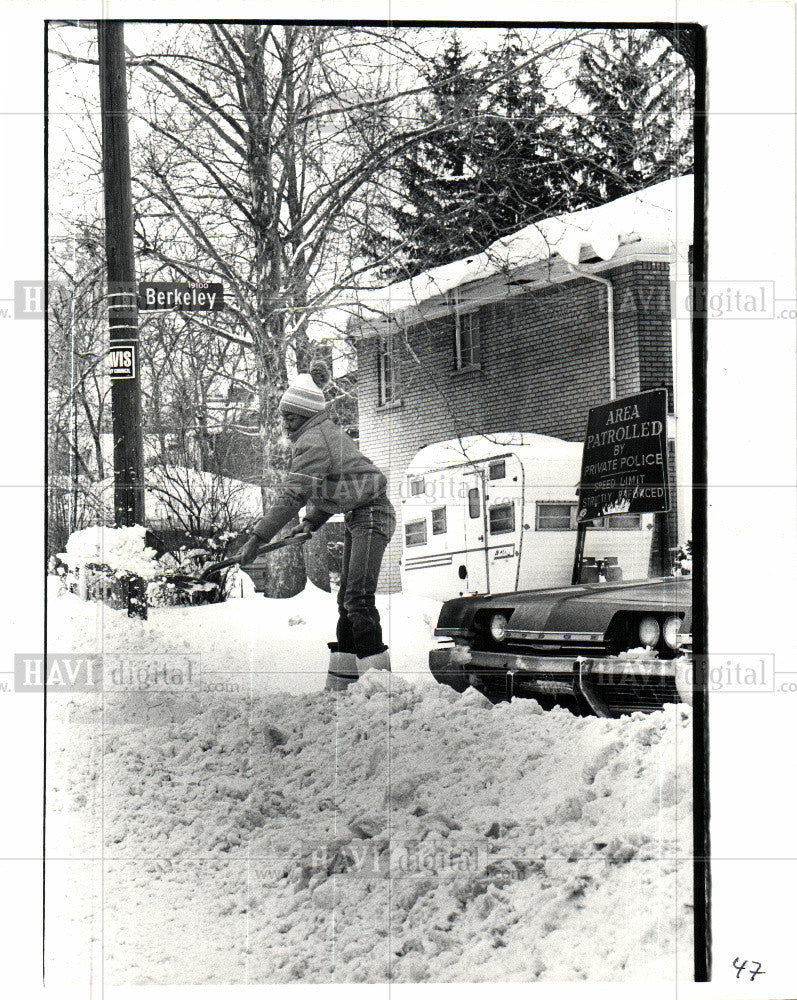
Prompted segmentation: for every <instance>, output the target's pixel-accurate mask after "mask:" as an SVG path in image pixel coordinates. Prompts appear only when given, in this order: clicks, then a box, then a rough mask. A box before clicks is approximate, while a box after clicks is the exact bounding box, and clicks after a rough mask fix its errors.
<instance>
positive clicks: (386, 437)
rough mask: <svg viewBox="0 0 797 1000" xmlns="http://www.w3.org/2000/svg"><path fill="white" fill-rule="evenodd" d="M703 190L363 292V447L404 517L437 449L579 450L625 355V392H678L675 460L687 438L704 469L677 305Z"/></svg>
mask: <svg viewBox="0 0 797 1000" xmlns="http://www.w3.org/2000/svg"><path fill="white" fill-rule="evenodd" d="M691 181H692V178H691V177H681V178H678V179H676V180H672V181H667V182H665V183H663V184H658V185H655V186H654V187H651V188H648V189H646V190H645V191H643V192H639V193H637V194H635V195H629V196H626V197H625V198H621V199H618V201H616V202H611V203H609V204H607V205H603V206H600V207H598V208H595V209H589V210H587V211H583V212H578V213H572V214H571V215H568V216H559V217H557V218H556V219H550V220H544V221H543V222H540V223H537V224H535V225H534V226H531V227H528V228H527V229H524V230H522V231H521V232H520V233H518V234H516V235H515V236H513V237H510V238H509V239H505V240H502V241H499V243H497V244H495V245H494V246H493V247H490V248H489V249H488V250H487V251H485V252H484V253H483V254H479V255H475V256H474V257H471V258H468V259H467V260H465V261H458V262H455V263H454V264H449V265H445V266H443V267H439V268H435V269H434V270H432V271H429V272H427V273H426V274H424V275H420V276H418V277H417V278H414V279H412V280H411V281H405V282H401V283H399V284H394V285H392V286H390V287H389V288H386V289H380V290H376V291H374V292H370V293H367V294H366V295H362V296H361V298H360V309H359V312H358V314H357V316H356V317H355V318H354V319H353V320H352V321H351V322H350V325H349V332H350V334H352V335H353V337H354V339H355V341H356V343H357V354H358V384H359V427H360V446H361V448H362V450H363V452H364V453H365V454H366V455H368V456H369V457H370V458H371V459H372V460H373V461H375V462H376V463H377V464H378V465H379V466H380V467H381V468H382V469H383V470H385V472H386V473H387V474H388V476H389V488H390V496H391V500H392V501H393V503H394V505H395V506H396V509H397V511H399V513H400V510H401V503H400V501H401V496H400V487H401V484H402V481H403V478H404V474H405V471H406V469H407V466H408V464H409V463H410V461H411V459H412V457H413V456H414V455H415V453H416V452H417V451H418V450H419V449H420V448H422V447H424V446H426V445H428V444H431V443H433V442H436V441H441V440H445V439H450V438H455V437H458V436H466V435H472V434H491V433H500V432H512V431H532V432H537V433H542V434H548V435H552V436H554V437H559V438H563V439H565V440H567V441H581V440H582V439H583V435H584V430H585V427H586V420H587V411H588V410H589V408H590V407H592V406H595V405H598V404H599V403H604V402H606V401H607V399H609V398H611V396H610V391H611V385H610V369H611V365H610V355H611V354H612V353H613V367H614V373H615V376H614V381H615V385H614V396H615V397H617V398H620V397H622V396H625V395H628V394H630V393H634V392H638V391H642V390H645V389H652V388H657V387H660V386H664V387H666V388H667V389H668V391H669V404H670V411H671V417H670V426H669V435H670V437H671V439H672V441H671V455H672V457H673V458H674V456H675V452H676V441H677V443H678V449H677V453H678V457H679V465H680V467H681V468H683V469H691V452H690V447H691V430H690V428H691V395H690V389H691V369H690V368H689V363H690V355H691V346H690V345H691V329H690V326H691V324H690V320H689V317H688V315H687V316H683V315H679V312H682V311H683V310H679V308H678V306H679V302H677V301H676V299H677V298H681V297H682V292H683V291H684V290H685V289H686V288H687V287H688V281H689V275H688V261H689V247H690V245H691V237H692V185H691ZM596 278H597V279H598V280H596ZM600 279H603V280H600ZM606 279H608V283H610V284H611V289H609V288H608V286H607V280H606ZM673 289H675V290H676V293H675V294H673V293H672V290H673ZM612 307H613V316H611V315H610V311H611V310H612ZM612 328H613V335H614V336H613V339H614V348H613V352H612V351H610V330H611V329H612ZM679 345H680V349H679ZM674 361H675V377H674ZM679 425H680V427H679ZM671 465H674V462H671ZM671 471H672V470H671ZM673 485H675V484H673ZM682 485H685V484H682ZM686 492H687V491H685V490H680V491H679V490H677V489H675V490H673V496H674V497H675V496H678V495H679V494H680V495H681V496H682V497H684V496H685V493H686ZM689 517H690V510H689V503H688V501H687V500H686V499H682V502H681V503H680V504H679V505H678V511H677V512H676V511H675V510H674V511H673V512H672V514H671V524H670V539H671V541H684V540H685V539H686V538H687V537H689ZM401 533H402V528H401V522H400V521H399V528H398V530H397V531H396V534H395V536H394V538H393V541H392V543H391V546H390V548H389V549H388V552H387V553H386V557H385V562H384V566H383V571H382V577H381V579H380V589H382V590H386V591H395V590H397V589H399V587H400V579H399V559H400V557H401Z"/></svg>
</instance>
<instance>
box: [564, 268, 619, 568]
mask: <svg viewBox="0 0 797 1000" xmlns="http://www.w3.org/2000/svg"><path fill="white" fill-rule="evenodd" d="M567 269H568V271H570V273H571V274H577V275H579V276H580V277H582V278H589V280H590V281H597V282H598V283H599V284H601V285H605V286H606V325H607V326H608V328H609V399H610V400H612V399H617V373H616V371H615V364H614V285H613V284H612V283H611V281H609V279H608V278H602V277H600V275H597V274H592V272H591V271H585V270H583V269H582V268H580V267H579V266H578V264H571V263H569V262H568V265H567ZM586 535H587V526H586V524H579V526H578V530H577V532H576V554H575V558H574V560H573V575H572V577H571V580H570V582H571V584H573V585H575V584H577V583H578V582H579V581H580V579H581V567H582V564H583V562H584V543H585V541H586Z"/></svg>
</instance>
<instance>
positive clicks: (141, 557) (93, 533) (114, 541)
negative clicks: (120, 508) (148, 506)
mask: <svg viewBox="0 0 797 1000" xmlns="http://www.w3.org/2000/svg"><path fill="white" fill-rule="evenodd" d="M145 536H146V528H143V527H142V526H141V525H140V524H134V525H133V526H132V527H130V528H105V527H102V526H100V525H92V526H91V527H90V528H83V529H82V530H81V531H73V532H72V534H71V535H70V536H69V541H68V542H67V543H66V552H63V553H59V558H60V559H62V560H63V561H64V562H65V563H67V565H68V566H69V568H70V569H71V570H73V571H74V570H77V569H79V568H80V567H81V566H83V565H85V564H86V563H91V564H94V565H103V566H107V567H108V568H109V569H112V570H116V571H117V572H118V573H129V574H131V575H133V576H140V577H143V578H144V579H152V577H154V576H155V575H156V574H157V572H158V565H157V563H155V562H154V560H155V556H156V552H155V550H154V549H150V548H147V546H146V545H145Z"/></svg>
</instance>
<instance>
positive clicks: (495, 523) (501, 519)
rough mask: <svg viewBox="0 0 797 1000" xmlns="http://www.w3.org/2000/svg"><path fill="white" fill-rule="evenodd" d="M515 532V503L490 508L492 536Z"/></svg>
mask: <svg viewBox="0 0 797 1000" xmlns="http://www.w3.org/2000/svg"><path fill="white" fill-rule="evenodd" d="M514 530H515V505H514V504H513V503H501V504H496V505H495V507H491V508H490V534H491V535H501V534H504V533H506V532H507V531H514Z"/></svg>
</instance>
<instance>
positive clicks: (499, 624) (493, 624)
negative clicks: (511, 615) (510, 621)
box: [490, 615, 507, 642]
mask: <svg viewBox="0 0 797 1000" xmlns="http://www.w3.org/2000/svg"><path fill="white" fill-rule="evenodd" d="M506 622H507V619H506V615H493V617H492V618H491V619H490V635H491V636H492V637H493V639H495V641H496V642H503V641H504V639H506Z"/></svg>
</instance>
